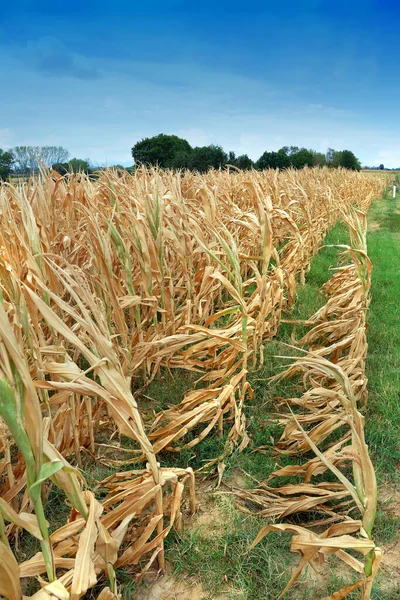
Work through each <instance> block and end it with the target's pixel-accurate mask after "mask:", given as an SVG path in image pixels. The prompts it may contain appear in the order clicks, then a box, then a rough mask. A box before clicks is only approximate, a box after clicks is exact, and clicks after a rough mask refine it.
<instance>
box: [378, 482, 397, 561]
mask: <svg viewBox="0 0 400 600" xmlns="http://www.w3.org/2000/svg"><path fill="white" fill-rule="evenodd" d="M378 502H379V506H380V508H382V509H383V510H384V511H385V512H387V513H391V514H392V515H394V516H395V517H400V492H398V491H397V490H395V489H394V488H391V487H387V486H385V487H382V488H380V489H379V493H378ZM399 564H400V563H399Z"/></svg>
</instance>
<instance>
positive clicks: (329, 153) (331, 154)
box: [325, 148, 337, 167]
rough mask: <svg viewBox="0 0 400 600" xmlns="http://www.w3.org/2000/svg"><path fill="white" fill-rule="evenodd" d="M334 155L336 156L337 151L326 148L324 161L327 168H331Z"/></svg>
mask: <svg viewBox="0 0 400 600" xmlns="http://www.w3.org/2000/svg"><path fill="white" fill-rule="evenodd" d="M336 154H337V151H336V150H334V149H333V148H328V150H327V151H326V154H325V159H326V164H327V165H328V167H332V166H333V162H334V160H335V156H336Z"/></svg>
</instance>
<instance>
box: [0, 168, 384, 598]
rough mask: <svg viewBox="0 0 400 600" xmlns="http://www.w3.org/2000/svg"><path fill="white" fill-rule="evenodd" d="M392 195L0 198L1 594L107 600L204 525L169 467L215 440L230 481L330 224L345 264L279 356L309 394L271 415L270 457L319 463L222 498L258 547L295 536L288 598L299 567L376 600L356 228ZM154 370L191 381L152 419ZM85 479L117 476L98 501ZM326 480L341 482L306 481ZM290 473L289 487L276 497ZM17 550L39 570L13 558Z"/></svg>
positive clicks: (149, 187) (82, 184)
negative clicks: (296, 354) (185, 516)
mask: <svg viewBox="0 0 400 600" xmlns="http://www.w3.org/2000/svg"><path fill="white" fill-rule="evenodd" d="M385 186H386V177H385V175H378V174H373V175H366V174H363V173H355V172H349V171H344V170H330V169H327V168H325V169H304V170H302V171H292V170H288V171H285V172H280V173H279V172H277V171H265V172H255V171H253V172H246V173H244V172H232V171H231V172H217V171H214V172H209V173H208V174H206V175H196V174H193V173H186V174H174V173H172V172H168V171H164V172H163V171H156V170H139V171H137V172H136V174H135V175H133V176H131V175H128V174H125V173H124V174H122V173H116V172H113V171H105V172H103V173H101V174H100V175H99V176H98V177H97V178H95V179H89V178H87V177H85V176H84V175H69V176H66V177H65V178H61V177H60V176H59V175H57V174H55V173H42V175H41V176H40V178H38V179H37V180H36V181H29V182H25V183H21V184H15V185H12V184H7V183H3V184H1V187H0V215H1V221H0V285H1V287H0V414H1V421H0V441H1V459H0V469H1V492H0V493H1V498H0V552H1V561H0V596H2V597H4V598H6V599H7V600H19V599H21V598H22V597H23V593H24V590H26V582H27V581H29V579H31V580H35V579H36V581H37V589H38V590H39V591H37V592H34V594H33V595H31V596H29V597H32V598H35V599H37V600H39V599H40V600H50V599H58V600H68V599H71V600H77V599H78V598H83V597H84V596H85V594H86V593H87V592H88V590H90V589H91V588H93V587H94V586H96V588H95V589H96V596H95V597H96V598H98V599H99V600H112V599H117V598H119V597H120V593H121V591H122V590H121V588H120V586H119V583H118V581H119V572H120V570H121V569H124V568H127V567H128V568H129V569H130V572H131V573H132V576H134V577H137V578H141V577H143V575H145V573H146V571H149V570H150V569H154V568H158V569H163V568H164V564H165V556H164V541H165V538H166V537H167V536H168V534H169V533H170V532H171V529H172V528H177V529H178V530H179V529H180V528H181V527H182V513H183V512H186V513H193V512H194V511H195V510H196V477H195V474H194V473H193V470H192V469H191V468H188V467H187V465H186V464H182V466H181V468H166V467H161V466H160V463H162V457H163V453H165V452H169V453H171V452H175V453H179V452H180V451H181V450H182V449H188V448H190V449H192V448H194V451H196V446H197V445H198V444H201V442H202V440H203V439H204V438H206V437H207V436H222V434H223V432H225V433H227V435H226V443H225V446H224V450H223V452H222V454H219V455H218V456H214V457H212V458H211V459H210V460H208V461H207V463H206V464H205V465H204V467H203V468H202V472H201V473H199V477H200V476H204V475H207V474H209V473H214V472H218V471H219V473H220V476H222V472H223V467H221V465H223V461H224V458H225V457H227V456H229V454H230V453H232V451H233V450H235V451H242V450H244V449H245V448H246V446H247V445H248V444H249V437H248V434H247V430H246V402H247V400H248V399H249V398H251V396H252V392H253V391H252V388H251V385H250V383H249V381H248V373H249V372H250V371H254V370H256V369H257V368H258V367H259V366H260V365H262V363H263V359H264V349H265V346H266V344H268V342H269V341H270V340H271V339H272V338H273V337H274V336H275V335H276V334H277V332H278V329H279V327H280V324H281V321H282V319H284V320H285V319H286V320H288V319H289V320H290V315H289V312H290V309H291V307H292V306H293V303H294V302H295V296H296V283H299V282H300V283H301V282H303V281H304V277H305V274H306V273H307V271H308V270H309V268H310V264H311V261H312V258H313V256H314V255H315V254H316V253H317V252H318V250H319V249H320V247H321V245H322V244H323V241H324V237H325V236H326V234H327V233H328V231H329V230H330V229H331V228H332V227H333V226H334V225H335V224H336V223H337V222H338V221H339V220H344V221H345V222H346V223H347V225H348V227H349V230H350V234H351V246H349V247H345V248H343V251H344V252H345V253H347V254H348V255H349V256H350V257H351V264H350V265H348V266H346V267H342V268H341V269H339V270H337V271H336V273H335V274H334V275H333V277H332V278H331V280H330V281H329V282H328V284H327V286H326V290H325V291H326V293H327V297H328V300H327V303H326V305H325V306H324V308H323V309H321V310H320V311H318V312H317V313H316V314H315V315H313V316H312V317H311V318H310V320H309V321H308V322H307V323H306V325H307V326H309V332H308V333H307V334H306V336H305V337H304V338H303V339H301V340H293V345H296V346H301V347H302V348H306V349H307V350H306V351H305V352H304V353H303V356H302V357H301V358H296V359H295V360H294V362H293V364H292V365H291V366H290V367H289V368H288V370H287V371H286V372H285V373H284V374H279V375H277V376H279V377H284V376H288V377H290V376H293V375H296V374H297V373H299V372H301V373H302V374H303V384H304V394H303V396H302V397H300V398H292V399H290V401H289V402H287V401H285V402H282V401H279V400H277V401H276V412H277V414H278V417H277V418H278V419H279V421H280V424H281V426H282V436H281V438H280V440H279V441H278V442H277V443H276V451H277V453H278V454H279V453H285V454H289V455H296V454H301V453H304V452H306V451H310V450H311V451H312V452H313V453H314V455H315V456H314V458H312V459H309V460H308V461H307V462H304V463H303V464H301V465H299V464H296V465H293V466H292V467H284V468H283V469H281V470H278V471H276V472H274V473H273V474H272V475H271V476H270V474H269V473H266V481H265V482H264V483H263V484H262V485H261V486H260V487H257V488H255V489H252V490H243V491H242V492H239V493H237V494H236V496H237V501H238V503H239V505H240V507H241V509H242V510H243V511H247V512H252V511H258V512H260V513H262V514H263V515H264V516H265V517H266V523H267V524H266V526H265V527H264V528H263V530H262V531H261V532H260V534H259V536H258V538H257V539H256V540H255V542H254V543H258V542H259V541H260V539H261V538H262V537H263V536H264V535H266V534H267V533H268V532H269V531H271V530H283V531H289V532H291V533H292V534H293V538H292V550H293V551H294V552H298V553H300V555H301V560H300V563H299V566H298V568H297V569H296V570H295V571H294V573H293V575H292V578H291V580H290V582H289V584H288V586H291V585H292V584H293V583H294V582H295V580H296V578H297V577H298V576H299V574H300V573H301V571H302V569H303V567H304V566H305V565H306V564H307V563H318V562H321V561H322V560H324V559H325V557H328V556H329V555H331V554H335V555H336V556H337V557H338V558H339V559H341V560H343V561H344V562H345V563H346V564H347V565H349V566H350V567H351V568H353V569H354V570H355V571H356V572H357V573H358V575H359V576H358V578H357V581H355V583H354V584H352V586H346V589H345V588H343V589H342V590H340V591H338V592H337V595H335V596H334V598H335V599H340V598H344V597H346V595H348V594H349V593H350V592H351V591H352V590H353V589H357V588H360V594H362V598H363V599H364V600H368V598H370V593H371V586H372V581H373V578H374V576H375V573H376V571H377V569H378V566H379V562H380V560H381V552H380V550H379V548H377V547H376V546H375V544H374V541H373V534H372V527H373V523H374V515H375V506H376V495H377V494H376V481H375V475H374V469H373V466H372V464H371V460H370V458H369V454H368V447H367V446H366V444H365V441H364V427H363V416H362V414H361V412H360V411H362V409H363V407H364V405H365V403H366V401H367V387H366V384H367V382H366V377H365V357H366V351H367V343H366V333H365V314H366V309H367V307H368V302H369V285H370V276H371V265H370V261H369V259H368V256H367V249H366V242H365V213H366V211H367V210H368V207H369V205H370V203H371V202H372V200H373V199H375V198H377V197H378V196H380V195H381V194H382V192H383V190H384V188H385ZM288 354H291V349H290V348H288ZM162 369H167V370H171V371H172V372H174V371H176V370H182V371H187V372H191V373H193V374H194V376H195V379H196V383H195V385H194V386H193V389H191V390H190V391H189V392H187V393H186V394H185V395H184V397H182V398H181V401H180V403H178V404H176V403H175V404H173V405H171V406H169V407H168V408H166V409H165V410H162V411H161V412H154V411H153V410H152V406H151V403H150V402H149V404H148V405H146V402H145V398H146V395H145V393H146V388H147V386H148V385H149V383H150V382H151V381H152V380H153V379H154V378H157V376H158V375H159V373H160V371H161V370H162ZM266 385H268V383H267V382H266ZM138 399H139V400H138ZM275 418H276V416H275ZM343 426H344V427H343ZM339 428H341V429H340V431H341V435H340V436H339V437H337V439H336V441H335V442H334V443H332V444H330V445H329V446H328V448H326V446H324V449H323V450H322V449H321V444H322V445H323V442H324V440H326V439H327V438H328V436H329V435H330V434H331V433H332V432H334V431H335V430H337V429H339ZM178 456H179V455H178ZM88 460H89V461H99V462H101V463H102V464H105V465H107V466H109V467H110V469H113V472H112V473H113V474H112V475H110V476H109V477H108V478H107V479H106V480H105V481H102V482H98V485H92V486H90V485H89V482H87V481H85V478H84V476H83V471H82V464H83V463H84V462H85V461H88ZM178 460H179V458H178ZM349 466H350V467H351V468H349ZM327 472H330V474H332V475H333V476H334V477H335V478H334V477H330V478H328V479H327V481H324V480H322V481H321V480H318V483H316V484H315V483H313V477H315V476H316V475H323V474H324V473H327ZM287 475H291V476H292V475H295V476H298V477H300V478H301V482H300V483H297V484H290V485H278V486H276V485H275V486H274V487H271V486H270V480H272V479H273V480H276V479H277V478H279V477H281V476H284V477H285V476H287ZM268 477H269V479H267V478H268ZM100 483H101V488H102V489H105V490H107V493H106V495H104V494H99V493H98V488H99V485H100ZM55 487H57V488H59V490H60V494H62V495H64V496H65V500H66V501H67V502H68V504H69V506H70V514H69V518H68V519H67V520H66V522H65V523H63V524H62V526H59V527H58V528H57V529H54V528H52V527H51V520H52V515H51V514H49V510H48V508H47V506H48V498H49V494H50V493H51V490H52V489H54V488H55ZM309 513H310V514H312V517H314V516H315V515H316V514H318V522H317V523H316V524H317V526H319V529H318V533H315V531H314V530H312V529H311V527H312V526H313V524H311V523H310V516H308V517H307V523H306V525H305V526H303V525H295V524H293V523H291V522H290V519H289V522H287V518H288V517H290V515H294V514H298V515H300V517H301V516H304V515H309ZM272 518H273V521H272V520H271V519H272ZM278 521H282V522H278ZM297 522H299V521H297ZM314 525H315V523H314ZM29 536H33V537H34V538H36V540H38V543H39V544H40V550H39V551H38V552H37V553H36V554H34V555H33V556H31V557H29V558H27V559H26V560H22V561H21V560H17V558H18V556H19V549H20V548H21V547H23V546H24V544H25V543H26V540H27V538H28V537H29ZM349 551H350V552H349ZM353 551H355V552H356V553H357V558H356V556H355V554H354V552H353ZM350 588H351V589H350ZM91 597H94V596H91ZM332 598H333V596H332Z"/></svg>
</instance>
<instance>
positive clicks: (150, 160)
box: [132, 133, 192, 169]
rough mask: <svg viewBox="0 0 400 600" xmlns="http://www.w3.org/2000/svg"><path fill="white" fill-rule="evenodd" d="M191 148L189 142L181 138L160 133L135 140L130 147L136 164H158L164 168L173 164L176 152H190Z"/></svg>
mask: <svg viewBox="0 0 400 600" xmlns="http://www.w3.org/2000/svg"><path fill="white" fill-rule="evenodd" d="M191 150H192V147H191V146H190V144H189V142H188V141H186V140H184V139H183V138H180V137H178V136H177V135H165V134H164V133H160V134H159V135H156V136H154V137H151V138H145V139H143V140H141V141H140V142H137V143H136V144H135V145H134V146H133V148H132V156H133V159H134V161H135V163H136V164H137V165H140V164H143V165H153V166H155V165H158V166H160V167H162V168H164V169H165V168H170V167H172V166H173V164H174V161H175V159H176V155H177V154H178V153H183V154H190V153H191ZM176 168H178V167H176Z"/></svg>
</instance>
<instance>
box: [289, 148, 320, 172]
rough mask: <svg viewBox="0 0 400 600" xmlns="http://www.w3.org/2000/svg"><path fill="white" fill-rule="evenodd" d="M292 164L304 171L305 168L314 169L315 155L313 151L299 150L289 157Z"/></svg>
mask: <svg viewBox="0 0 400 600" xmlns="http://www.w3.org/2000/svg"><path fill="white" fill-rule="evenodd" d="M289 158H290V164H291V166H292V167H294V168H295V169H302V168H303V167H312V166H313V165H314V155H313V152H312V150H307V149H306V148H299V149H297V151H296V152H293V153H291V154H290V155H289Z"/></svg>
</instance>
